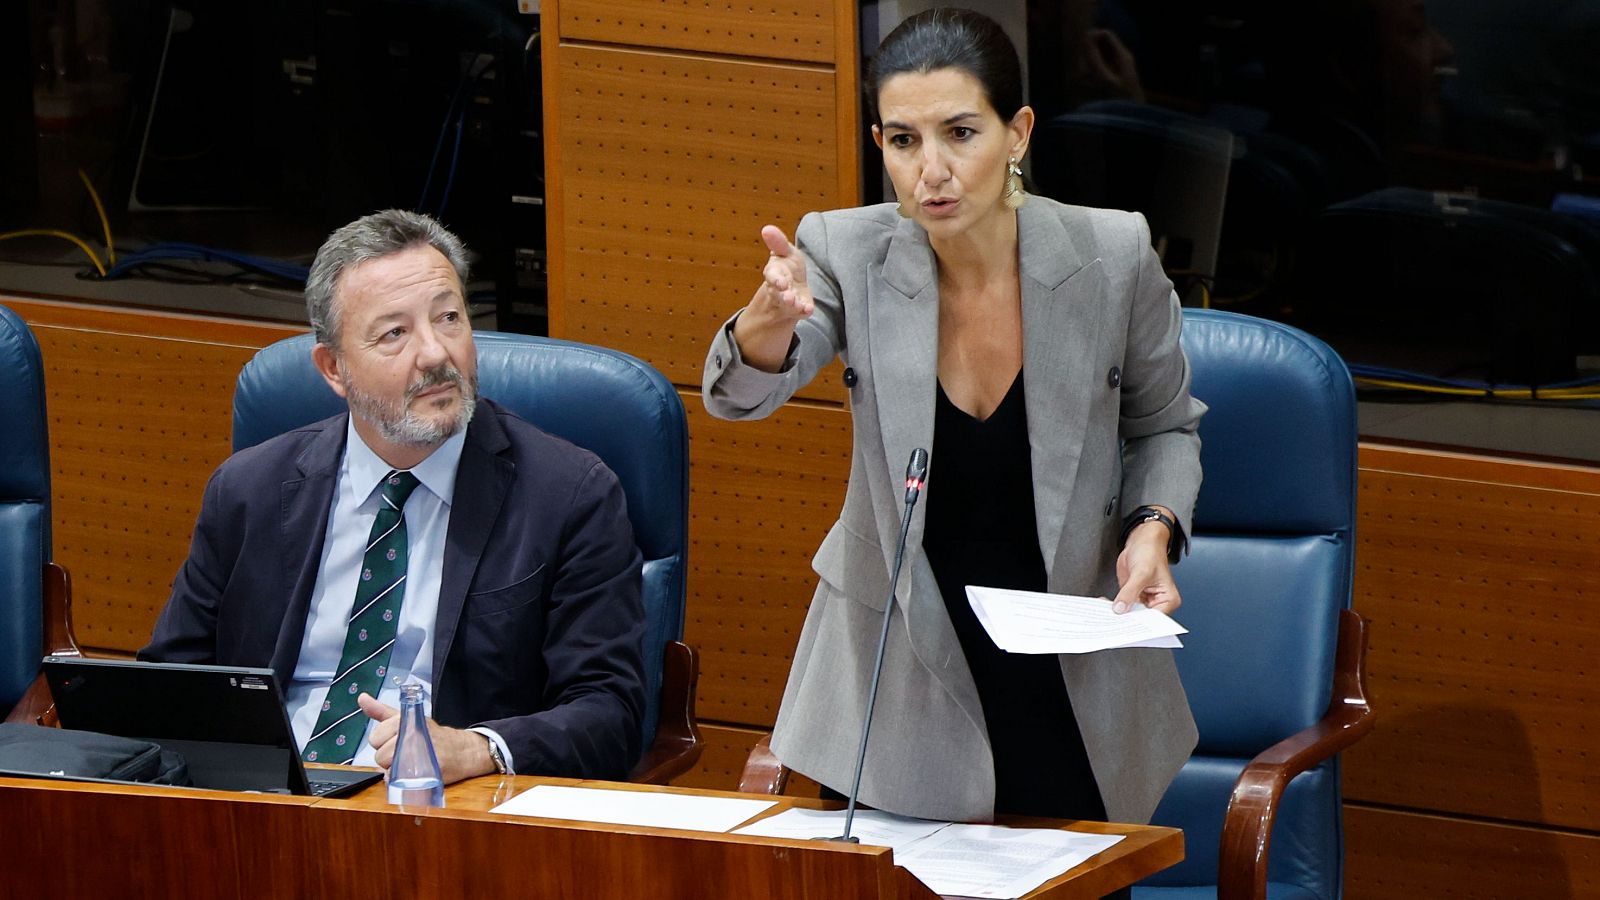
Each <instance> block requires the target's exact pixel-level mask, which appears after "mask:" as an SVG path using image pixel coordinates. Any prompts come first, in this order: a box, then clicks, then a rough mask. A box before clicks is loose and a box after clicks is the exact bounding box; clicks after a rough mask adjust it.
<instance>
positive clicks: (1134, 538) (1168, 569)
mask: <svg viewBox="0 0 1600 900" xmlns="http://www.w3.org/2000/svg"><path fill="white" fill-rule="evenodd" d="M1169 537H1170V535H1168V534H1167V526H1165V525H1163V524H1161V523H1160V522H1145V523H1144V524H1142V525H1140V526H1139V527H1138V528H1135V529H1134V530H1133V533H1131V534H1129V535H1128V543H1127V544H1126V545H1125V546H1124V547H1123V548H1122V553H1121V554H1119V555H1118V556H1117V586H1118V590H1117V596H1116V599H1115V600H1114V601H1113V605H1112V609H1113V610H1115V611H1116V612H1119V613H1125V612H1127V611H1128V610H1130V609H1133V605H1134V604H1135V603H1143V604H1144V605H1145V606H1148V607H1150V608H1151V609H1158V610H1160V611H1162V612H1164V613H1166V614H1167V615H1169V616H1170V615H1172V614H1173V613H1175V612H1177V611H1178V607H1179V606H1180V605H1181V604H1182V603H1183V598H1182V597H1180V596H1178V585H1177V583H1176V582H1174V581H1173V580H1172V566H1171V565H1169V564H1168V563H1167V540H1168V538H1169Z"/></svg>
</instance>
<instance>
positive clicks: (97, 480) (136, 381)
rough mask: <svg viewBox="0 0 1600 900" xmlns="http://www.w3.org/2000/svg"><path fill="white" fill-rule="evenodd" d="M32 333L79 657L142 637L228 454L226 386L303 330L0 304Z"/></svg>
mask: <svg viewBox="0 0 1600 900" xmlns="http://www.w3.org/2000/svg"><path fill="white" fill-rule="evenodd" d="M5 301H6V305H8V306H10V307H12V308H13V309H14V310H16V311H17V312H18V313H19V314H20V315H21V316H22V317H23V318H24V319H25V320H26V321H27V322H28V324H29V326H30V327H31V328H32V329H33V332H34V334H35V336H37V337H38V340H39V346H40V350H41V352H42V355H43V357H44V364H45V391H46V400H45V402H46V404H47V410H48V413H49V416H50V463H51V477H52V484H51V492H52V494H53V495H54V505H53V508H52V511H51V512H52V515H51V518H52V520H53V525H54V553H55V558H56V560H57V561H58V562H60V563H62V564H63V565H65V566H66V567H67V570H68V571H69V572H71V573H72V586H73V618H74V625H75V629H76V632H77V637H78V640H79V642H80V643H81V644H83V645H84V646H85V647H88V648H93V649H96V650H102V651H111V652H123V653H126V652H132V651H133V650H137V649H138V648H139V647H141V646H143V645H144V644H145V642H146V641H147V640H148V639H149V637H150V628H151V626H152V625H153V624H154V622H155V617H156V615H157V613H159V612H160V610H161V607H162V605H163V604H165V603H166V600H167V595H168V593H169V592H170V590H171V587H172V577H173V575H174V574H176V573H177V571H178V566H179V565H180V564H181V563H182V562H183V559H184V556H185V555H186V554H187V553H188V549H189V535H190V533H191V532H192V531H193V530H194V520H195V515H196V514H197V513H198V512H199V509H200V496H201V493H202V492H203V491H204V489H205V484H206V480H207V479H208V478H209V477H210V475H211V471H212V470H213V469H214V468H216V466H217V465H218V464H219V463H221V462H222V460H224V459H226V458H227V456H228V453H229V452H230V439H229V434H230V427H231V421H232V409H233V384H234V380H235V379H236V378H237V377H238V375H239V369H240V368H241V367H242V366H243V365H244V363H245V361H246V360H248V359H249V358H250V357H251V356H253V355H254V354H255V351H256V350H257V349H259V348H260V347H263V346H265V345H266V344H268V343H271V342H272V341H275V340H277V339H279V338H282V337H287V336H289V335H291V334H296V333H298V332H299V331H303V330H304V329H292V328H280V327H273V326H254V325H240V324H238V323H234V322H228V321H225V320H221V319H211V318H207V317H202V316H187V315H175V314H164V313H155V312H148V313H145V312H129V311H120V310H112V309H108V308H103V307H91V306H82V305H68V304H57V303H49V302H41V301H26V300H19V299H14V298H5Z"/></svg>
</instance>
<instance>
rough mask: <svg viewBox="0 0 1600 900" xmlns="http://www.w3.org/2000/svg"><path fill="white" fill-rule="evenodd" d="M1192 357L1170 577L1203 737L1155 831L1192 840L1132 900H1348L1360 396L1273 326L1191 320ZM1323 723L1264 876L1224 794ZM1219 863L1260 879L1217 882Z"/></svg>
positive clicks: (1280, 820)
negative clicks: (1188, 470) (1177, 537)
mask: <svg viewBox="0 0 1600 900" xmlns="http://www.w3.org/2000/svg"><path fill="white" fill-rule="evenodd" d="M1183 347H1184V351H1185V352H1186V353H1187V354H1188V357H1189V363H1190V365H1191V367H1192V369H1193V375H1194V382H1193V392H1194V395H1195V396H1196V397H1198V398H1200V399H1201V400H1203V401H1205V402H1206V403H1207V404H1208V405H1209V406H1210V411H1209V412H1208V413H1207V414H1206V417H1205V418H1204V419H1203V420H1202V422H1201V424H1200V437H1201V440H1202V443H1203V449H1202V451H1201V458H1202V465H1203V469H1204V472H1205V483H1204V485H1203V487H1202V488H1201V492H1200V500H1199V504H1198V506H1197V508H1196V510H1195V515H1194V525H1193V532H1194V534H1193V540H1192V552H1191V554H1190V556H1189V557H1188V558H1186V559H1185V560H1184V561H1183V562H1182V563H1181V564H1180V565H1179V566H1178V567H1177V568H1176V569H1175V570H1174V574H1175V576H1176V578H1177V581H1178V586H1179V589H1180V590H1181V591H1182V594H1183V601H1184V602H1183V607H1182V609H1181V610H1179V613H1178V619H1179V620H1180V621H1182V622H1183V624H1184V625H1186V626H1187V627H1188V628H1189V631H1190V633H1189V634H1188V635H1185V637H1184V644H1185V647H1184V649H1182V650H1179V651H1177V660H1178V668H1179V670H1180V672H1181V673H1182V676H1183V681H1184V686H1185V688H1186V690H1187V691H1188V694H1189V703H1190V706H1191V707H1192V708H1193V710H1194V714H1195V719H1196V721H1197V722H1198V724H1199V728H1200V743H1199V746H1198V748H1197V749H1196V750H1195V754H1194V756H1193V758H1192V759H1191V760H1190V761H1189V763H1188V764H1187V765H1186V766H1185V767H1184V769H1183V771H1182V772H1181V773H1180V774H1179V776H1178V778H1177V780H1176V781H1175V782H1174V783H1173V785H1172V787H1171V789H1170V790H1168V792H1167V795H1166V797H1165V798H1164V799H1163V801H1162V803H1161V806H1160V808H1159V809H1157V811H1156V814H1155V819H1154V822H1155V823H1156V824H1160V825H1170V826H1175V827H1180V828H1182V829H1183V831H1184V841H1185V853H1186V858H1185V859H1184V861H1183V862H1182V863H1180V864H1179V865H1177V866H1174V867H1172V868H1170V869H1168V870H1166V871H1164V872H1161V873H1159V874H1157V875H1155V876H1153V877H1152V878H1150V879H1147V880H1146V881H1145V882H1143V883H1142V884H1141V885H1140V886H1138V887H1136V888H1135V889H1134V897H1135V898H1136V900H1200V898H1212V897H1218V896H1221V897H1224V898H1229V900H1233V898H1242V897H1258V898H1259V897H1263V896H1265V897H1269V898H1273V900H1287V898H1295V900H1300V898H1304V900H1338V898H1339V896H1340V893H1341V883H1342V870H1343V849H1344V841H1343V830H1342V819H1341V797H1340V789H1339V762H1338V758H1337V756H1335V755H1334V754H1335V753H1336V751H1337V750H1338V749H1340V748H1341V747H1342V746H1344V745H1347V744H1348V743H1350V742H1353V741H1354V740H1355V739H1356V738H1357V737H1359V736H1360V735H1361V734H1362V733H1364V732H1365V731H1366V730H1367V729H1369V728H1370V727H1371V715H1370V711H1369V710H1367V709H1366V707H1365V704H1364V702H1361V703H1356V704H1350V703H1347V702H1346V700H1347V697H1348V696H1349V695H1350V694H1355V695H1358V696H1359V695H1360V694H1361V691H1360V690H1359V668H1360V652H1359V651H1360V650H1361V648H1362V646H1363V638H1364V632H1363V631H1362V628H1361V625H1360V621H1359V619H1357V618H1356V617H1355V615H1354V613H1350V612H1348V610H1349V608H1350V598H1351V578H1352V573H1353V571H1354V556H1355V497H1356V404H1355V391H1354V388H1353V386H1352V384H1351V381H1350V374H1349V372H1348V370H1347V369H1346V368H1345V366H1344V363H1343V362H1342V361H1341V360H1340V359H1339V357H1338V356H1337V355H1336V354H1335V353H1334V352H1333V351H1332V350H1331V349H1329V347H1328V346H1327V345H1326V344H1324V343H1323V342H1322V341H1319V340H1317V339H1316V338H1314V337H1311V336H1310V335H1307V334H1305V333H1304V332H1301V331H1298V330H1296V329H1294V328H1289V327H1286V326H1283V325H1279V324H1277V323H1274V322H1268V321H1264V320H1260V319H1254V318H1250V317H1247V316H1240V315H1235V314H1231V313H1225V312H1216V311H1209V310H1186V311H1185V313H1184V322H1183ZM1341 640H1343V641H1344V642H1345V646H1343V647H1342V648H1341ZM1352 644H1353V645H1354V646H1352ZM1341 664H1342V665H1343V667H1344V670H1345V671H1341V669H1340V667H1341ZM1352 667H1353V669H1354V671H1348V670H1350V669H1351V668H1352ZM1352 687H1353V688H1354V690H1352V689H1351V688H1352ZM1335 699H1337V700H1338V702H1337V703H1336V702H1334V701H1335ZM1325 716H1330V717H1332V718H1331V720H1330V722H1331V723H1332V724H1334V725H1335V726H1336V727H1334V728H1332V729H1330V730H1329V732H1328V734H1329V736H1330V739H1329V741H1328V743H1326V744H1322V745H1317V746H1316V747H1315V748H1314V749H1315V752H1313V753H1312V754H1311V759H1309V760H1308V759H1305V758H1304V757H1298V758H1297V760H1296V761H1297V763H1309V768H1308V769H1307V770H1306V771H1304V772H1303V773H1302V774H1299V775H1298V776H1297V777H1294V778H1293V780H1292V781H1289V782H1288V786H1287V788H1286V789H1285V790H1284V791H1283V795H1282V798H1281V802H1277V803H1275V804H1273V805H1272V809H1273V810H1274V811H1275V813H1276V821H1275V822H1269V823H1267V827H1268V828H1269V829H1270V830H1268V831H1267V832H1266V833H1267V834H1268V835H1269V837H1270V842H1271V843H1270V854H1269V856H1268V858H1267V862H1266V866H1265V872H1264V873H1257V872H1256V871H1255V870H1254V868H1255V863H1254V861H1253V860H1252V857H1253V856H1254V853H1253V852H1249V851H1250V848H1247V847H1240V846H1235V844H1237V843H1238V840H1232V841H1230V839H1229V838H1228V837H1226V836H1225V827H1224V814H1225V813H1226V812H1228V810H1229V806H1230V800H1233V799H1235V792H1236V787H1237V786H1238V784H1239V782H1240V777H1241V775H1242V774H1244V773H1245V770H1246V767H1247V766H1249V765H1251V761H1252V760H1257V761H1258V762H1257V765H1256V766H1255V767H1254V770H1253V774H1252V779H1255V778H1256V777H1258V776H1259V777H1260V778H1262V779H1264V780H1263V781H1260V782H1259V783H1258V782H1257V781H1255V780H1252V781H1251V785H1252V786H1251V787H1250V788H1249V789H1248V790H1244V793H1245V794H1249V795H1250V796H1252V797H1255V796H1259V790H1258V788H1259V784H1268V783H1271V781H1272V778H1273V775H1274V773H1272V772H1271V771H1270V767H1268V766H1267V765H1265V763H1266V762H1268V761H1270V760H1275V759H1278V758H1280V757H1283V756H1285V755H1288V754H1287V752H1286V751H1287V750H1288V749H1289V748H1287V747H1279V748H1278V751H1277V752H1275V753H1269V754H1267V756H1266V757H1262V754H1263V753H1264V751H1268V750H1269V748H1273V747H1274V745H1278V744H1279V742H1282V741H1285V740H1286V739H1289V738H1291V736H1294V735H1297V734H1299V733H1301V732H1304V731H1306V730H1307V729H1312V728H1315V727H1317V726H1318V723H1319V722H1320V721H1322V720H1324V718H1325ZM1318 734H1320V732H1318ZM1308 737H1309V735H1308ZM1288 774H1293V772H1289V773H1288ZM1241 790H1243V789H1241ZM1253 792H1254V793H1253ZM1233 805H1234V806H1235V809H1234V811H1233V813H1232V814H1233V815H1235V816H1238V817H1240V819H1241V821H1240V822H1233V823H1229V826H1228V828H1237V829H1243V830H1240V831H1237V832H1236V835H1237V836H1238V837H1243V836H1245V835H1247V834H1255V835H1257V836H1259V833H1260V832H1259V831H1251V830H1250V829H1251V828H1253V827H1254V826H1253V825H1246V824H1244V823H1243V821H1242V820H1243V819H1246V818H1249V816H1247V815H1246V814H1247V813H1250V812H1251V810H1250V809H1246V807H1247V806H1250V804H1248V803H1245V802H1242V801H1241V802H1235V803H1234V804H1233ZM1225 845H1227V846H1225ZM1225 851H1226V852H1227V853H1229V854H1231V855H1232V856H1233V857H1234V861H1235V862H1236V863H1238V864H1239V865H1241V866H1245V865H1248V866H1250V870H1249V871H1236V872H1234V873H1232V874H1224V873H1223V871H1222V868H1225V867H1226V862H1224V863H1222V864H1219V858H1220V857H1221V855H1222V854H1223V853H1224V852H1225ZM1219 865H1220V866H1221V867H1222V868H1219ZM1219 883H1223V884H1226V885H1227V887H1226V888H1225V889H1223V890H1221V891H1219V889H1218V885H1219ZM1262 889H1264V891H1265V893H1264V894H1263V893H1261V890H1262Z"/></svg>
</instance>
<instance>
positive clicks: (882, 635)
mask: <svg viewBox="0 0 1600 900" xmlns="http://www.w3.org/2000/svg"><path fill="white" fill-rule="evenodd" d="M927 474H928V451H926V450H924V449H922V448H921V447H918V448H917V449H915V450H913V451H911V462H910V464H909V465H907V466H906V514H905V517H904V520H903V521H902V522H901V523H900V544H899V546H897V547H896V548H895V552H894V573H893V574H892V575H890V576H889V599H888V601H887V602H885V603H884V606H883V630H882V631H881V632H879V634H878V658H877V661H876V662H875V663H873V667H872V689H871V690H870V691H868V692H867V715H866V718H865V720H863V721H862V723H861V749H860V750H859V751H858V752H857V753H856V773H855V777H854V778H853V779H852V780H851V782H850V802H849V805H848V806H846V807H845V814H844V834H842V835H840V836H838V837H836V838H832V840H835V841H844V842H847V843H851V844H859V843H861V840H860V839H859V838H855V837H851V835H850V826H851V825H852V824H854V822H855V818H856V801H857V799H858V798H859V796H860V794H861V770H862V769H863V768H864V767H865V766H866V762H867V735H868V733H869V732H871V730H872V708H873V706H875V705H876V704H877V701H878V679H879V678H880V677H881V676H882V675H883V654H884V649H885V648H886V647H887V646H888V644H889V618H890V616H892V615H893V614H894V589H895V585H897V584H899V583H900V564H901V562H903V561H904V559H905V555H906V536H907V535H908V534H910V533H911V510H912V508H913V507H915V506H916V505H917V498H919V497H921V496H922V486H923V484H924V478H925V476H926V475H927Z"/></svg>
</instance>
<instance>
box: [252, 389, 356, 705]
mask: <svg viewBox="0 0 1600 900" xmlns="http://www.w3.org/2000/svg"><path fill="white" fill-rule="evenodd" d="M348 419H349V417H348V416H347V415H345V416H339V417H337V418H334V419H330V420H329V421H328V422H327V423H325V424H324V426H323V429H322V433H321V434H319V435H317V437H316V438H315V439H313V440H312V441H311V443H310V444H309V445H308V446H307V447H306V449H305V450H304V451H302V452H301V454H300V457H299V458H298V459H296V460H295V465H296V466H297V467H298V468H299V470H300V476H301V477H300V478H298V479H296V480H292V481H285V482H283V484H281V485H280V486H279V488H278V508H279V528H280V531H279V532H278V546H279V547H281V548H283V551H282V552H283V555H282V558H281V566H282V568H281V571H282V572H283V582H282V583H283V584H287V585H290V586H291V587H290V588H289V590H288V591H283V590H281V589H280V590H276V591H265V592H263V593H262V596H261V597H260V598H259V602H260V603H262V604H282V605H283V606H282V612H281V613H273V614H274V615H280V616H281V618H280V619H279V622H280V623H281V624H280V625H279V627H278V640H277V643H276V644H275V645H274V647H273V651H272V670H273V672H275V673H276V674H277V676H278V682H279V683H280V684H283V685H287V684H289V682H290V680H291V679H292V678H293V676H294V670H295V666H296V665H298V663H299V661H300V645H301V644H302V643H303V642H304V640H305V633H306V617H307V615H308V614H309V613H310V609H311V593H312V591H313V590H314V589H315V588H316V586H317V569H318V566H320V565H321V563H322V545H323V542H324V541H325V540H326V538H327V533H328V511H329V510H330V509H332V508H333V490H334V487H335V485H336V484H337V483H338V475H339V461H340V460H341V459H342V458H343V456H344V439H345V433H346V431H347V430H348V427H347V424H346V423H347V422H348ZM265 614H266V612H265V610H263V615H265Z"/></svg>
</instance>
